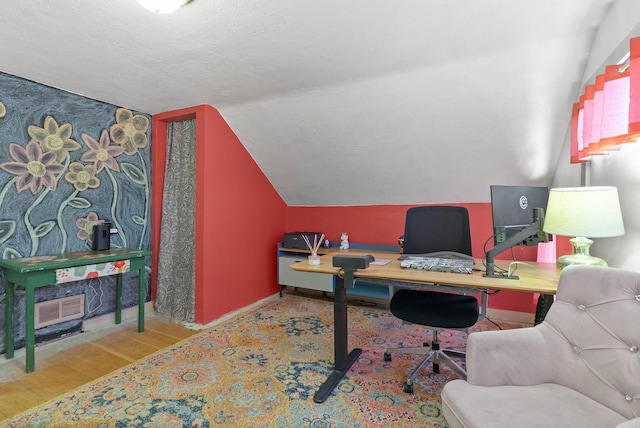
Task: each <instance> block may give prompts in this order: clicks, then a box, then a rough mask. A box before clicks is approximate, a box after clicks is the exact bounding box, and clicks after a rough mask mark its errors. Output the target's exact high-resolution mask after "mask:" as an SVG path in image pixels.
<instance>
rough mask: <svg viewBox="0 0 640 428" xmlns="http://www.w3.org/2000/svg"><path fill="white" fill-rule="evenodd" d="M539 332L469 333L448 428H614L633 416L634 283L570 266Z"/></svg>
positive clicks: (619, 273) (637, 400) (637, 409)
mask: <svg viewBox="0 0 640 428" xmlns="http://www.w3.org/2000/svg"><path fill="white" fill-rule="evenodd" d="M556 297H557V298H556V301H555V302H554V303H553V305H552V306H551V309H550V310H549V313H548V314H547V316H546V319H545V320H544V322H542V323H541V324H539V325H537V326H535V327H531V328H525V329H520V330H508V331H494V332H479V333H472V334H471V335H470V336H469V339H468V342H467V376H468V377H467V381H466V382H465V381H461V380H457V381H453V382H450V383H449V384H447V385H445V388H444V390H443V392H442V402H443V412H444V414H445V418H446V419H447V421H448V422H449V424H450V425H451V426H452V427H473V426H478V427H489V426H490V427H502V426H505V427H506V426H518V427H537V426H563V427H573V426H575V427H592V426H593V427H614V426H616V425H617V424H622V423H626V422H625V421H632V420H633V419H634V418H638V417H639V416H640V352H639V350H638V348H639V347H640V328H638V325H640V273H637V272H631V271H624V270H620V269H613V268H603V267H594V266H570V267H568V268H565V269H564V270H563V272H562V275H561V276H560V283H559V285H558V293H557V296H556ZM630 423H631V422H630Z"/></svg>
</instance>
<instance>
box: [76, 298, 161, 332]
mask: <svg viewBox="0 0 640 428" xmlns="http://www.w3.org/2000/svg"><path fill="white" fill-rule="evenodd" d="M144 313H145V317H146V316H148V315H151V314H153V313H154V310H153V302H145V304H144ZM131 319H136V320H137V319H138V306H137V305H136V306H132V307H130V308H125V309H123V310H122V312H121V320H122V321H127V320H131ZM115 322H116V313H115V312H110V313H108V314H104V315H100V316H97V317H93V318H89V319H87V320H84V321H82V331H83V332H89V331H95V330H99V329H101V328H104V327H106V326H110V325H113V324H115Z"/></svg>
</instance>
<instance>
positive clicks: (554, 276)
mask: <svg viewBox="0 0 640 428" xmlns="http://www.w3.org/2000/svg"><path fill="white" fill-rule="evenodd" d="M366 254H371V255H372V256H374V257H375V258H376V259H390V260H391V262H389V263H388V264H386V265H383V266H379V265H370V266H369V267H368V268H367V269H360V270H358V271H356V272H355V274H354V276H355V277H356V278H376V279H389V280H396V281H410V282H425V283H436V284H442V285H451V286H459V287H473V288H480V289H487V290H510V291H524V292H533V293H541V294H556V290H557V288H558V279H559V277H560V272H559V271H558V270H557V268H556V264H555V263H537V262H520V263H519V264H518V269H517V271H516V272H515V275H517V276H519V277H520V279H505V278H486V277H484V276H482V274H483V272H473V273H472V274H470V275H466V274H461V273H449V272H432V271H426V270H417V269H403V268H401V267H400V262H399V261H398V256H399V254H398V253H390V252H382V251H372V250H352V249H349V250H346V251H344V250H336V251H331V252H330V253H328V254H325V255H323V256H321V257H320V264H319V265H310V264H308V263H306V262H304V261H302V262H299V263H294V264H292V265H291V269H293V270H295V271H299V272H315V273H328V274H332V275H335V274H336V273H337V272H338V268H337V267H334V266H333V264H332V263H333V256H334V255H366ZM509 263H511V262H510V261H509V260H496V266H497V267H501V268H504V269H507V268H508V267H509ZM475 267H476V268H477V269H482V270H483V271H484V265H483V264H482V260H480V259H476V262H475Z"/></svg>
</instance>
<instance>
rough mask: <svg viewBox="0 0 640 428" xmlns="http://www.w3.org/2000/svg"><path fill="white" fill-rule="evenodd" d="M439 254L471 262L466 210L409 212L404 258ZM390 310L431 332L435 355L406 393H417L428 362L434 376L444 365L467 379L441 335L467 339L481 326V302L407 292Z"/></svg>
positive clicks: (393, 300)
mask: <svg viewBox="0 0 640 428" xmlns="http://www.w3.org/2000/svg"><path fill="white" fill-rule="evenodd" d="M439 251H452V252H456V253H460V254H464V255H467V256H471V231H470V227H469V212H468V211H467V209H466V208H464V207H456V206H424V207H414V208H410V209H409V210H407V216H406V220H405V230H404V249H403V253H404V254H405V255H406V254H428V253H433V252H439ZM389 306H390V309H391V313H392V314H393V315H394V316H395V317H397V318H400V319H401V320H403V321H407V322H409V323H412V324H420V325H423V326H426V327H428V328H429V329H431V330H432V332H433V337H432V341H431V351H430V352H429V353H428V354H427V356H426V357H425V358H424V359H423V360H422V361H421V362H420V364H419V365H418V367H417V368H416V369H415V370H414V371H413V372H412V373H411V375H410V376H409V377H408V379H407V381H406V382H405V383H404V392H407V393H413V381H414V379H415V378H416V376H417V375H418V372H419V371H420V370H421V369H422V367H424V365H425V364H426V363H427V362H428V361H430V360H432V362H433V371H434V373H439V372H440V363H441V362H442V363H444V364H446V365H447V366H449V367H450V368H451V369H452V370H453V371H455V372H456V373H457V374H458V375H459V376H460V377H461V378H463V379H466V372H465V371H464V369H463V368H462V367H461V366H460V365H458V364H457V363H456V362H455V361H454V360H453V359H452V358H451V357H450V355H454V356H462V357H464V355H465V354H464V352H460V351H453V350H445V349H440V342H439V341H438V332H439V331H440V330H443V329H456V330H463V331H466V332H467V333H468V329H469V327H471V326H473V325H474V324H475V323H476V322H477V321H478V315H479V307H478V300H477V299H476V298H475V297H474V296H466V295H462V294H454V293H443V292H439V291H427V290H404V289H403V290H399V291H398V292H396V293H395V294H394V295H393V297H392V298H391V302H390V305H389ZM428 346H429V344H428V343H426V342H425V343H424V344H423V347H419V348H392V349H387V350H386V352H385V354H384V359H385V361H391V351H393V350H404V351H409V352H411V351H416V350H418V351H422V352H424V348H425V347H428ZM448 354H449V355H448Z"/></svg>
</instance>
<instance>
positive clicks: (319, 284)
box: [278, 255, 334, 291]
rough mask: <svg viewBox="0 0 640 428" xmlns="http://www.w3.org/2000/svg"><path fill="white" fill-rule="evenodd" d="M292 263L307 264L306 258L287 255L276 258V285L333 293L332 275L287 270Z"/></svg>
mask: <svg viewBox="0 0 640 428" xmlns="http://www.w3.org/2000/svg"><path fill="white" fill-rule="evenodd" d="M294 263H307V256H288V255H287V256H280V257H278V283H279V284H280V285H288V286H291V287H300V288H310V289H312V290H321V291H333V281H334V279H333V275H331V274H328V273H311V272H297V271H295V270H293V269H291V268H289V266H291V265H292V264H294Z"/></svg>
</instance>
